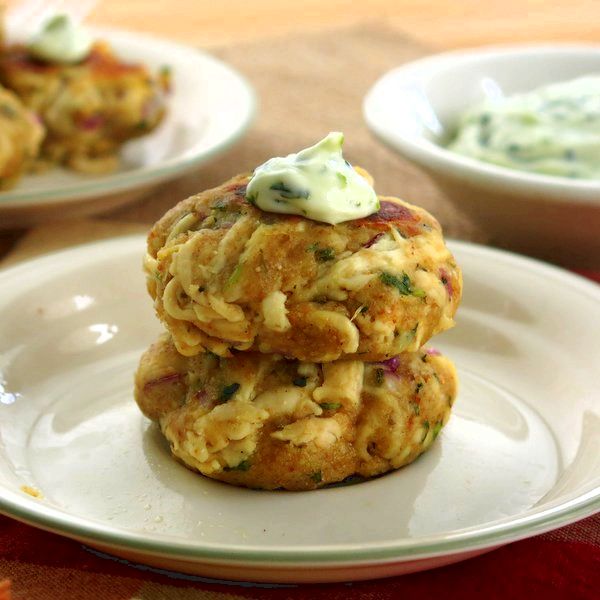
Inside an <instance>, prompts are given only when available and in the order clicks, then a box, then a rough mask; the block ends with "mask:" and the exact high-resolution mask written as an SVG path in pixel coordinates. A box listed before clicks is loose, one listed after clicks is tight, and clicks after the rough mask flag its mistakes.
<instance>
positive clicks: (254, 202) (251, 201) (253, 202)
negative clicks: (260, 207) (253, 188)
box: [246, 194, 257, 206]
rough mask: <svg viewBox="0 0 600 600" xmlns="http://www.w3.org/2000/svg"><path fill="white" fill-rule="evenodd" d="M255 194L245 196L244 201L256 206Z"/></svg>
mask: <svg viewBox="0 0 600 600" xmlns="http://www.w3.org/2000/svg"><path fill="white" fill-rule="evenodd" d="M256 198H257V194H246V201H247V202H250V204H252V206H256Z"/></svg>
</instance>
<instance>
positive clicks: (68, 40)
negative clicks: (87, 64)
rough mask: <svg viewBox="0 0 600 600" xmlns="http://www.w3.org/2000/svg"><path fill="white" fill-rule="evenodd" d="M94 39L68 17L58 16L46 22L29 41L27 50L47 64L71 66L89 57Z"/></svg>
mask: <svg viewBox="0 0 600 600" xmlns="http://www.w3.org/2000/svg"><path fill="white" fill-rule="evenodd" d="M91 48H92V38H91V37H90V35H89V34H88V33H87V32H86V31H85V29H83V28H82V27H80V26H78V25H76V24H75V23H74V22H73V20H72V19H71V18H70V17H69V16H68V15H62V14H61V15H56V16H54V17H52V18H51V19H50V20H48V21H46V22H45V23H44V25H43V26H42V28H41V29H40V30H39V31H38V32H37V33H36V34H35V35H34V36H33V37H32V38H31V39H30V40H29V43H28V44H27V50H28V51H29V53H30V54H31V55H33V56H35V57H36V58H39V59H41V60H44V61H46V62H53V63H64V64H71V63H77V62H79V61H81V60H83V59H84V58H86V57H87V56H88V54H89V53H90V50H91Z"/></svg>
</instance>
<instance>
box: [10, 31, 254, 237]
mask: <svg viewBox="0 0 600 600" xmlns="http://www.w3.org/2000/svg"><path fill="white" fill-rule="evenodd" d="M93 31H94V34H95V35H96V36H97V37H98V38H99V39H104V40H106V41H108V42H109V43H110V45H111V46H112V47H113V49H114V50H115V52H116V54H117V55H118V56H119V57H120V58H121V59H122V60H125V61H129V62H136V63H142V64H144V65H146V66H147V67H148V68H149V69H150V71H152V72H157V71H158V70H159V69H160V68H161V67H164V66H168V67H169V68H170V70H171V73H172V79H173V86H172V87H173V89H172V92H171V94H170V96H169V98H168V101H167V116H166V118H165V120H164V121H163V123H162V124H161V125H160V126H159V127H158V128H157V129H156V130H155V131H154V132H152V133H151V134H149V135H147V136H144V137H141V138H139V139H137V140H134V141H131V142H128V143H127V144H126V145H125V146H124V147H123V150H122V152H121V158H122V164H121V167H120V169H119V170H118V171H117V172H115V173H110V174H106V175H98V176H90V175H81V174H78V173H75V172H72V171H65V170H63V169H54V170H51V171H49V172H47V173H44V174H40V175H27V176H26V177H24V178H23V179H22V180H21V181H20V182H19V183H18V184H17V187H15V188H14V189H12V190H8V191H5V192H0V229H1V228H6V227H16V226H24V225H30V224H32V223H36V222H41V221H45V220H48V219H56V218H57V217H58V218H65V217H68V216H77V215H82V214H91V213H95V212H100V211H102V210H108V209H110V208H112V207H114V206H117V205H119V204H123V203H124V202H127V201H129V200H132V199H134V198H135V197H137V196H139V195H140V193H143V192H144V191H146V190H147V189H148V188H149V187H151V186H154V185H156V184H158V183H160V182H162V181H165V180H167V179H172V178H173V177H176V176H178V175H181V174H182V173H184V172H186V171H189V170H190V169H192V168H194V167H195V166H197V165H199V164H201V163H203V162H205V161H207V160H208V159H210V158H212V157H214V156H216V155H217V154H219V153H221V152H223V151H225V150H226V149H227V148H228V147H229V146H231V145H232V144H233V143H234V142H235V141H236V140H237V139H238V138H239V137H240V136H241V135H242V134H243V133H244V132H245V131H246V129H247V128H248V126H249V125H250V123H251V121H252V118H253V116H254V112H255V105H256V101H255V96H254V92H253V90H252V88H251V87H250V86H249V84H248V83H247V82H246V81H245V80H244V78H243V77H242V76H241V75H239V74H238V73H237V72H236V71H234V70H233V69H232V68H231V67H229V66H228V65H226V64H224V63H223V62H221V61H219V60H217V59H216V58H213V57H212V56H210V55H209V54H206V53H204V52H201V51H199V50H196V49H195V48H191V47H189V46H184V45H181V44H177V43H175V42H170V41H167V40H162V39H159V38H155V37H151V36H147V35H141V34H137V33H132V32H128V31H117V30H107V29H94V30H93Z"/></svg>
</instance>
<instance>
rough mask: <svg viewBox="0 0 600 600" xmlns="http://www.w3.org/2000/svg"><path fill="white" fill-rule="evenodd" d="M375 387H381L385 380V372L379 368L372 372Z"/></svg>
mask: <svg viewBox="0 0 600 600" xmlns="http://www.w3.org/2000/svg"><path fill="white" fill-rule="evenodd" d="M374 379H375V385H381V384H382V383H383V381H384V379H385V371H384V370H383V369H381V368H378V369H375V371H374Z"/></svg>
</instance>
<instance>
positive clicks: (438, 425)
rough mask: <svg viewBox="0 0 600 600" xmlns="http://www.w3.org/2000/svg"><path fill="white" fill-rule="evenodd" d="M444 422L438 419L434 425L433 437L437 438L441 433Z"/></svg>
mask: <svg viewBox="0 0 600 600" xmlns="http://www.w3.org/2000/svg"><path fill="white" fill-rule="evenodd" d="M442 427H443V424H442V422H441V421H438V422H437V423H436V424H435V425H434V426H433V439H434V440H435V438H436V437H437V436H438V435H439V433H440V431H441V430H442Z"/></svg>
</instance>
